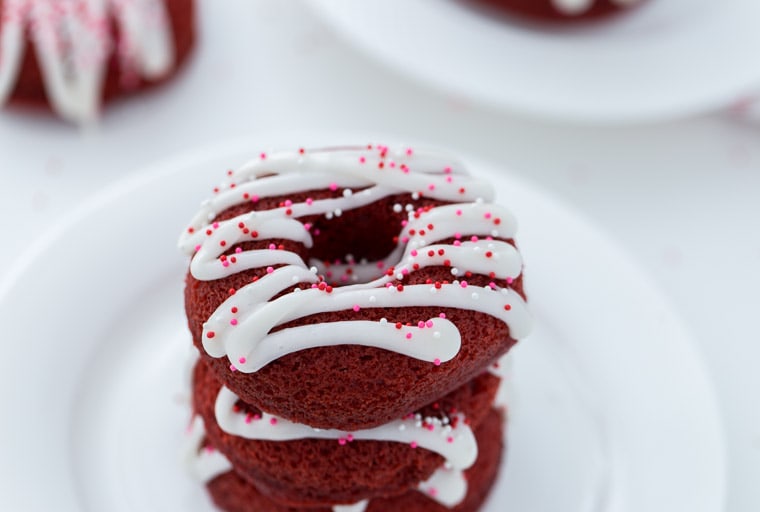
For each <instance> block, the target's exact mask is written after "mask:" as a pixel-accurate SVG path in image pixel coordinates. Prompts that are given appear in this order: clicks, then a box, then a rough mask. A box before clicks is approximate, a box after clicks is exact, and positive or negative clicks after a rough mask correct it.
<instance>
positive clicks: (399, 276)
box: [396, 272, 404, 281]
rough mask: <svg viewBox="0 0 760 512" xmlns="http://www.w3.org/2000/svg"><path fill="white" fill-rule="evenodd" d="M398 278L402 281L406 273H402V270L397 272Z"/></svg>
mask: <svg viewBox="0 0 760 512" xmlns="http://www.w3.org/2000/svg"><path fill="white" fill-rule="evenodd" d="M396 279H398V280H399V281H401V280H402V279H404V274H402V273H401V272H399V273H397V274H396Z"/></svg>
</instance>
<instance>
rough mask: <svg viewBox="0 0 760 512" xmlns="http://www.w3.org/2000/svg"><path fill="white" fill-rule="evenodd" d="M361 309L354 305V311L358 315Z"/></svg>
mask: <svg viewBox="0 0 760 512" xmlns="http://www.w3.org/2000/svg"><path fill="white" fill-rule="evenodd" d="M360 309H361V308H360V307H359V304H354V311H356V312H357V313H358V312H359V310H360Z"/></svg>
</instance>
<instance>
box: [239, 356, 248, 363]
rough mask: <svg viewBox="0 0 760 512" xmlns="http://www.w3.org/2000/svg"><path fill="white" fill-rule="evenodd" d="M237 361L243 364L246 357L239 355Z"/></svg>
mask: <svg viewBox="0 0 760 512" xmlns="http://www.w3.org/2000/svg"><path fill="white" fill-rule="evenodd" d="M238 361H239V362H240V364H245V361H246V359H245V357H241V358H240V359H238Z"/></svg>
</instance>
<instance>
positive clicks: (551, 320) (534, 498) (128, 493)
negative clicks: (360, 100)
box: [0, 136, 725, 512]
mask: <svg viewBox="0 0 760 512" xmlns="http://www.w3.org/2000/svg"><path fill="white" fill-rule="evenodd" d="M282 140H284V139H283V138H280V139H279V141H274V145H279V146H280V147H288V146H284V145H283V143H282ZM345 140H346V139H342V140H341V141H339V140H338V139H336V138H331V139H330V138H328V137H327V136H320V137H310V138H305V139H301V140H299V141H298V144H299V145H305V146H318V145H319V146H321V145H325V144H327V143H333V144H334V143H336V142H344V141H345ZM354 141H355V142H358V143H365V142H366V140H362V141H356V140H355V139H354ZM260 143H261V141H259V142H258V143H257V145H256V146H254V145H252V144H251V143H250V142H249V141H235V142H231V143H229V144H225V145H221V146H217V147H213V148H206V149H203V150H199V151H196V152H194V153H192V154H188V155H185V156H180V157H177V158H173V159H170V160H167V161H165V162H162V163H159V164H157V165H155V166H153V167H152V168H150V169H147V170H145V171H144V172H142V173H139V174H136V175H134V176H133V177H131V178H129V179H127V180H125V181H123V182H121V183H118V184H116V185H114V186H113V187H111V188H108V189H107V190H104V191H103V192H101V193H99V194H98V195H97V196H95V197H93V198H92V200H90V201H89V202H87V203H86V204H83V205H82V206H81V207H80V208H79V209H78V210H77V211H76V212H75V213H74V214H72V215H70V216H68V217H66V218H64V219H62V220H61V221H60V222H58V223H56V224H54V225H53V226H52V227H51V229H50V231H49V232H48V233H47V234H46V235H45V236H44V237H42V238H41V239H39V241H38V243H36V244H35V245H34V246H33V247H31V248H30V250H29V251H28V252H27V253H25V254H24V255H22V257H21V259H20V260H19V262H18V265H17V266H16V267H15V268H14V269H13V270H12V272H11V273H10V276H11V277H10V278H9V279H6V280H5V281H3V282H0V325H2V337H3V357H2V358H0V379H2V383H1V384H2V385H0V410H2V411H3V421H2V422H0V439H4V440H5V446H4V449H3V457H2V458H0V482H2V485H0V509H2V510H14V511H16V510H19V511H20V510H23V511H25V512H43V511H44V512H49V511H50V510H56V511H57V512H73V511H78V510H92V511H106V510H107V511H109V512H127V511H130V512H152V511H156V512H159V511H160V512H166V511H167V510H184V511H187V512H202V511H210V510H212V507H211V506H210V504H209V501H208V499H207V498H206V497H205V494H204V491H203V489H202V487H201V486H200V485H199V484H197V483H195V482H193V481H191V480H190V479H189V478H188V477H187V476H186V475H185V473H184V472H183V468H182V467H181V465H180V463H179V457H178V453H179V447H180V444H181V442H182V437H183V435H182V433H183V432H184V427H185V426H186V422H187V420H188V411H187V407H186V404H185V403H184V402H183V400H182V395H183V394H185V393H186V390H185V389H184V385H185V382H184V365H185V359H186V353H187V352H188V350H190V349H189V346H190V339H189V334H188V332H187V329H186V326H185V319H184V311H183V301H182V287H183V274H184V269H185V267H186V264H187V262H186V261H185V258H184V257H183V256H182V255H181V254H179V251H178V250H177V249H176V248H175V240H176V238H177V236H178V233H179V231H180V230H181V229H183V227H184V226H185V223H186V222H187V221H188V220H189V218H190V216H191V214H192V213H193V212H194V210H195V207H196V206H197V204H198V202H199V201H200V200H201V199H202V198H204V197H205V196H206V195H207V194H208V193H209V192H210V190H211V188H212V186H213V185H214V184H216V182H217V180H221V178H222V177H223V176H222V175H223V171H224V170H225V169H227V168H228V167H229V166H235V165H238V164H240V163H242V162H243V161H244V160H245V159H246V157H248V156H250V155H252V154H258V150H259V149H261V146H259V145H258V144H260ZM289 146H292V142H291V143H290V144H289ZM264 149H267V150H269V149H270V148H264ZM468 160H469V163H470V164H471V169H472V171H473V172H475V173H478V174H480V175H483V176H485V177H488V178H490V179H492V180H493V181H494V182H495V184H496V186H497V187H498V192H499V196H500V201H501V202H503V203H505V204H506V205H508V206H509V207H510V208H512V210H513V211H514V212H515V213H516V214H517V216H518V218H519V219H521V231H520V233H519V241H520V243H521V246H522V248H523V252H524V254H525V259H526V261H527V267H526V269H527V277H526V278H527V286H528V291H529V293H530V298H531V300H532V307H533V309H534V311H535V316H536V318H537V325H538V328H537V330H536V332H535V335H533V336H532V337H531V338H530V339H528V340H525V341H524V342H523V343H521V344H520V345H519V346H518V347H517V348H516V349H515V351H514V354H515V366H514V393H515V399H516V400H515V402H516V403H515V404H514V407H513V408H512V413H511V419H510V431H509V456H508V461H507V463H506V467H505V468H504V471H503V472H502V475H501V478H500V480H499V483H498V484H497V487H496V489H495V490H494V493H493V495H492V497H491V499H490V501H489V504H488V506H486V507H485V511H486V512H501V511H502V510H530V511H532V512H556V511H557V510H563V511H564V512H576V511H577V512H581V511H595V510H605V511H621V512H640V511H643V510H646V511H648V512H658V511H662V512H672V511H673V510H688V511H689V512H718V511H719V510H721V506H722V503H723V499H724V486H725V469H724V447H723V440H722V437H721V429H720V422H719V418H718V413H717V408H716V403H715V399H714V395H713V390H712V388H711V386H710V385H709V383H708V380H707V378H706V376H705V373H704V370H703V367H702V365H701V364H700V361H699V359H698V357H697V355H696V354H695V352H694V349H693V347H692V345H691V342H690V340H689V338H688V337H687V335H686V334H685V333H684V330H683V328H682V327H681V324H680V323H679V321H678V319H677V318H676V317H675V316H674V315H673V313H672V311H671V309H670V307H669V306H668V305H667V304H666V302H665V301H664V300H663V298H662V297H661V296H660V294H659V293H658V292H657V291H656V290H655V289H654V288H653V287H652V286H651V284H650V283H649V280H648V278H647V276H646V274H645V272H643V271H642V270H640V269H638V268H637V267H636V266H635V265H633V264H632V263H631V261H630V260H629V259H628V257H627V256H626V255H625V254H623V253H622V252H621V251H620V250H619V249H617V248H616V247H615V246H614V245H613V244H611V243H610V242H609V241H608V240H606V239H605V238H604V237H602V236H601V235H600V234H599V233H597V232H596V231H595V230H594V229H593V228H591V227H590V226H589V225H588V224H587V223H586V222H585V221H584V220H583V219H581V218H579V217H578V216H577V214H575V213H574V212H573V211H571V210H569V209H568V208H566V207H564V206H562V205H561V204H558V203H557V202H556V201H555V200H553V199H552V198H551V197H548V196H546V195H545V194H544V193H543V192H541V191H540V190H537V189H534V188H532V187H531V186H529V185H527V184H525V183H522V182H520V181H518V180H517V179H515V178H514V177H512V176H510V175H509V174H505V173H503V172H501V171H500V170H499V169H496V168H494V167H493V166H491V165H489V164H487V163H484V162H479V161H478V160H476V159H468Z"/></svg>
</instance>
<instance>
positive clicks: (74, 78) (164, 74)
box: [0, 0, 195, 122]
mask: <svg viewBox="0 0 760 512" xmlns="http://www.w3.org/2000/svg"><path fill="white" fill-rule="evenodd" d="M80 4H83V3H82V2H74V1H71V0H60V2H50V1H43V0H0V12H2V15H0V37H2V38H3V40H4V41H5V46H4V47H2V48H0V52H2V58H0V104H3V103H10V104H20V105H26V106H33V107H34V106H37V107H42V108H49V109H51V110H52V111H54V112H56V113H57V114H58V115H60V116H61V117H63V118H65V119H67V120H70V121H73V122H88V121H91V120H92V119H94V118H95V117H96V116H97V114H98V113H99V110H100V107H101V104H102V103H103V102H107V101H110V100H112V99H114V98H117V97H120V96H124V95H127V94H132V93H134V92H136V91H139V90H142V89H145V88H147V87H150V86H154V85H156V84H159V83H162V82H164V81H166V80H167V79H169V78H170V77H171V76H173V75H174V74H175V73H176V72H177V71H178V69H179V68H180V67H181V65H182V64H183V63H184V62H185V61H186V59H187V57H188V55H189V54H190V51H191V49H192V46H193V43H194V40H195V4H194V0H126V1H120V2H118V3H117V2H115V0H98V1H96V2H91V3H90V4H83V5H85V7H82V6H81V5H80ZM87 5H89V6H90V7H87ZM98 9H100V10H98ZM127 18H129V19H130V20H131V22H130V23H129V25H127V24H126V22H125V20H126V19H127ZM134 20H138V21H137V23H134ZM69 26H74V27H76V28H75V31H69V30H68V29H67V27H69Z"/></svg>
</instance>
